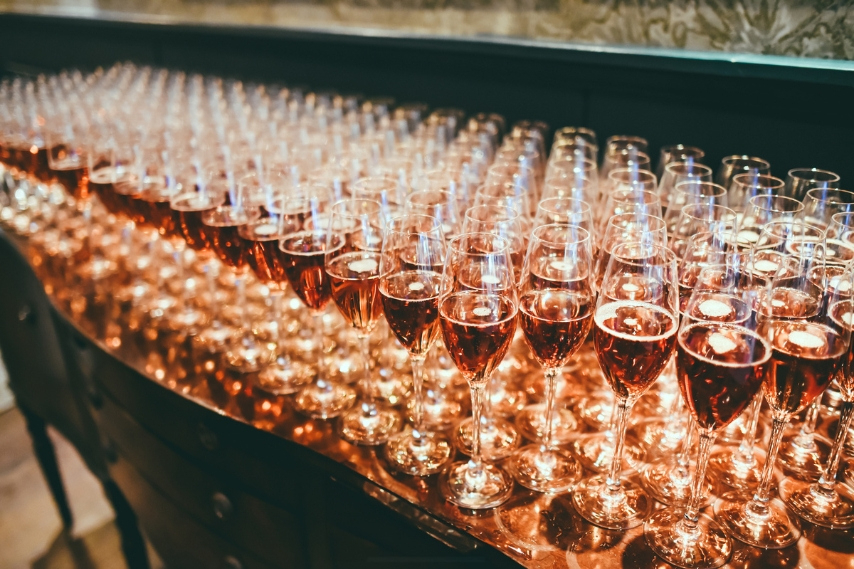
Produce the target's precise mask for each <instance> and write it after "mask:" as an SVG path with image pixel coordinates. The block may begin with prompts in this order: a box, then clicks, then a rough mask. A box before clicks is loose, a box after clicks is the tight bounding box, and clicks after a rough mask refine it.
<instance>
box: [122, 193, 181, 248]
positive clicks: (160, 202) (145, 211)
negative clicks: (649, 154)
mask: <svg viewBox="0 0 854 569" xmlns="http://www.w3.org/2000/svg"><path fill="white" fill-rule="evenodd" d="M131 207H132V208H133V210H134V211H135V214H134V217H133V220H134V222H136V224H137V225H147V226H148V227H151V228H153V229H156V230H157V232H158V233H160V235H163V236H164V237H172V236H175V235H178V236H180V233H178V234H176V232H175V229H176V228H175V223H174V219H173V217H172V208H171V207H170V204H169V193H168V192H167V190H166V188H165V187H164V186H161V185H159V184H158V185H151V186H146V187H144V188H143V189H142V191H140V192H139V193H137V194H134V195H133V196H132V197H131Z"/></svg>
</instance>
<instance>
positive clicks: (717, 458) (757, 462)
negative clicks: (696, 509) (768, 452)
mask: <svg viewBox="0 0 854 569" xmlns="http://www.w3.org/2000/svg"><path fill="white" fill-rule="evenodd" d="M740 456H741V455H740V454H739V452H738V448H737V447H736V448H727V449H723V450H721V451H718V452H715V453H714V454H712V457H711V458H710V459H709V467H708V471H707V472H708V475H707V476H708V478H710V479H712V480H714V481H716V482H719V483H721V484H724V485H726V486H729V487H730V488H733V489H735V490H753V489H755V488H756V487H757V486H759V479H760V477H761V476H762V470H761V467H762V465H763V464H764V462H765V453H763V452H762V451H760V450H757V449H754V451H753V462H752V463H750V464H746V463H744V462H743V461H742V460H740V459H739V457H740Z"/></svg>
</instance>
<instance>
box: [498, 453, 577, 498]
mask: <svg viewBox="0 0 854 569" xmlns="http://www.w3.org/2000/svg"><path fill="white" fill-rule="evenodd" d="M507 469H508V470H509V471H510V474H512V475H513V478H514V479H515V480H516V482H518V483H519V484H520V485H522V486H524V487H525V488H530V489H531V490H536V491H537V492H547V493H552V494H556V493H558V492H565V491H567V490H569V489H570V488H571V487H572V485H573V484H575V483H576V482H578V480H580V479H581V465H580V464H579V463H578V461H577V460H575V458H573V457H572V456H571V455H570V454H569V453H567V452H566V451H563V450H560V449H544V448H543V447H541V446H540V445H528V446H526V447H522V448H521V449H519V450H518V451H517V452H516V454H515V455H513V458H512V459H511V460H510V464H509V465H508V468H507Z"/></svg>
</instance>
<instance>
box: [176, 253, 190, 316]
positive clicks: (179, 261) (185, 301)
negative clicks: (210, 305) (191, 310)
mask: <svg viewBox="0 0 854 569" xmlns="http://www.w3.org/2000/svg"><path fill="white" fill-rule="evenodd" d="M172 259H173V261H175V271H176V273H177V277H178V283H179V284H180V285H181V294H180V295H179V296H178V306H177V308H178V312H183V311H185V310H187V307H188V306H189V305H190V299H189V296H190V293H189V290H187V271H186V269H185V267H184V252H183V251H182V250H181V249H180V248H179V247H178V246H177V245H175V246H174V248H173V250H172Z"/></svg>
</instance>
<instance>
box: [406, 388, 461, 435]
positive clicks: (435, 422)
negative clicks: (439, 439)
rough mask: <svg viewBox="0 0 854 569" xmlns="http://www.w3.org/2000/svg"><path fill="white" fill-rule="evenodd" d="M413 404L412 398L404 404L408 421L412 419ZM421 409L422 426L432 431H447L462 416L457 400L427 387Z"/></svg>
mask: <svg viewBox="0 0 854 569" xmlns="http://www.w3.org/2000/svg"><path fill="white" fill-rule="evenodd" d="M414 404H415V401H414V399H410V400H409V401H408V402H407V404H406V411H407V417H408V418H409V420H410V421H412V420H414V415H413V412H414V409H413V406H414ZM421 410H422V413H423V414H424V417H423V419H422V420H423V421H424V426H425V427H427V428H428V429H431V430H434V431H447V430H448V429H450V428H452V427H453V426H454V425H456V424H457V423H458V422H459V421H460V419H461V418H462V416H463V406H462V405H461V404H460V402H459V401H455V400H453V399H451V398H449V397H445V396H444V394H441V393H437V392H433V391H431V390H429V389H428V390H427V391H426V392H425V393H424V404H423V406H422V409H421Z"/></svg>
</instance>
